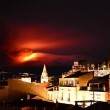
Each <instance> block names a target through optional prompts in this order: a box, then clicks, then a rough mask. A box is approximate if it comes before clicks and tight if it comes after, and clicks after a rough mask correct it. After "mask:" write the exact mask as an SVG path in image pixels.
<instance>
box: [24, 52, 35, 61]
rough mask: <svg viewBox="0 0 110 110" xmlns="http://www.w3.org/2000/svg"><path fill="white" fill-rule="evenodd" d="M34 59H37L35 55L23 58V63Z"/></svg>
mask: <svg viewBox="0 0 110 110" xmlns="http://www.w3.org/2000/svg"><path fill="white" fill-rule="evenodd" d="M36 57H37V53H32V54H31V55H28V56H26V57H24V58H23V61H29V60H33V59H34V58H36Z"/></svg>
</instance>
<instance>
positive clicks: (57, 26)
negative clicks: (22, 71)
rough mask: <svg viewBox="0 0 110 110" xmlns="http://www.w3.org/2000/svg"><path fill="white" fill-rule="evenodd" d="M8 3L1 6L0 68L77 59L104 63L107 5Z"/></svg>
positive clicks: (109, 38)
mask: <svg viewBox="0 0 110 110" xmlns="http://www.w3.org/2000/svg"><path fill="white" fill-rule="evenodd" d="M7 1H8V0H7ZM7 1H2V2H1V3H0V64H1V66H6V65H7V66H10V65H16V64H19V65H20V64H21V65H22V63H24V62H27V61H31V62H32V61H34V62H35V63H36V64H37V63H38V64H39V62H43V63H45V62H46V63H50V64H54V62H56V64H64V63H65V64H66V62H69V61H71V62H72V60H74V59H75V58H76V60H78V58H80V57H81V58H82V57H83V58H92V59H100V60H102V61H103V60H104V59H105V58H106V57H108V56H109V55H110V51H109V42H110V8H109V3H101V2H100V3H99V2H95V3H91V2H90V3H89V2H88V3H87V2H85V3H84V2H73V1H69V0H68V1H67V0H66V1H64V0H59V1H56V0H55V1H54V0H50V1H49V0H45V1H42V0H39V1H30V2H28V1H26V2H24V1H22V2H20V1H19V2H17V1H14V2H12V1H8V2H7ZM32 54H33V55H32ZM51 54H52V55H51ZM28 56H30V57H29V59H28V58H27V59H24V58H25V57H28ZM31 56H33V58H31ZM73 56H74V57H75V56H77V57H75V58H73V59H72V57H73ZM63 59H64V60H63ZM49 61H50V62H49ZM35 63H34V64H35ZM29 64H30V65H31V63H29Z"/></svg>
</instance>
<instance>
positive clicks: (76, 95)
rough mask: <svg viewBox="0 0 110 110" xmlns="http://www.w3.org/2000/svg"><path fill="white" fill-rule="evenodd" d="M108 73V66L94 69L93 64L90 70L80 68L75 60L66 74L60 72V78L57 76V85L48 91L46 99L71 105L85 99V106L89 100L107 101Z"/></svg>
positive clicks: (88, 103) (109, 98)
mask: <svg viewBox="0 0 110 110" xmlns="http://www.w3.org/2000/svg"><path fill="white" fill-rule="evenodd" d="M83 67H84V66H83ZM104 67H105V66H104ZM75 69H76V70H75ZM96 71H97V74H96ZM102 71H103V75H102ZM109 74H110V69H109V68H108V69H107V68H102V70H101V69H99V68H98V69H97V70H96V69H95V66H92V69H91V70H90V69H89V68H87V69H85V68H81V65H79V64H78V63H77V62H75V63H74V65H73V66H72V70H71V71H69V72H67V74H62V78H59V86H58V87H54V88H53V90H52V89H50V90H49V91H48V99H49V100H52V101H54V102H56V100H57V101H58V102H59V103H66V104H73V105H74V104H75V102H78V104H79V105H82V102H84V101H85V102H87V103H86V105H85V106H89V105H90V104H91V101H102V102H107V101H108V100H110V97H109V96H110V95H109V91H110V90H109V88H110V85H109V84H110V81H109Z"/></svg>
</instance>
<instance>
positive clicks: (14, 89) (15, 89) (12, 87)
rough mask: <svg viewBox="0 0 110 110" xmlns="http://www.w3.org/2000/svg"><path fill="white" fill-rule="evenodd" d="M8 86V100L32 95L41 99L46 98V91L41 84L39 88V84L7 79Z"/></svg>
mask: <svg viewBox="0 0 110 110" xmlns="http://www.w3.org/2000/svg"><path fill="white" fill-rule="evenodd" d="M8 85H9V98H10V100H14V99H17V98H20V97H21V96H23V95H25V94H33V95H38V96H41V97H43V98H47V89H46V88H45V87H43V84H42V85H41V86H40V84H36V83H28V82H24V81H22V80H17V79H9V80H8ZM44 85H45V83H44Z"/></svg>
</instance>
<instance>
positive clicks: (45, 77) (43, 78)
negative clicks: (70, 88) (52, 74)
mask: <svg viewBox="0 0 110 110" xmlns="http://www.w3.org/2000/svg"><path fill="white" fill-rule="evenodd" d="M44 82H48V73H47V70H46V66H45V64H44V67H43V71H42V74H41V83H44Z"/></svg>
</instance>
